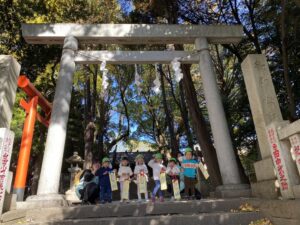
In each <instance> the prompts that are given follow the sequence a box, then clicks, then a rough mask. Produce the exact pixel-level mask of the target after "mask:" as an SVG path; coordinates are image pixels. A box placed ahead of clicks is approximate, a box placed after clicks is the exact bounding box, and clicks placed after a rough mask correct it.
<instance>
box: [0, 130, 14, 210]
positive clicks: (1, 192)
mask: <svg viewBox="0 0 300 225" xmlns="http://www.w3.org/2000/svg"><path fill="white" fill-rule="evenodd" d="M14 136H15V134H14V132H12V131H11V130H9V129H7V128H0V216H1V214H2V210H3V204H4V199H5V196H6V195H7V194H9V193H10V189H11V188H10V186H11V183H9V182H8V181H9V179H10V178H9V165H10V160H11V153H12V148H13V142H14ZM10 181H11V180H10Z"/></svg>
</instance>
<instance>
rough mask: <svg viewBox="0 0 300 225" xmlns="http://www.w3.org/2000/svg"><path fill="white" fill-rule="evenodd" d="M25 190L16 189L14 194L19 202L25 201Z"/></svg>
mask: <svg viewBox="0 0 300 225" xmlns="http://www.w3.org/2000/svg"><path fill="white" fill-rule="evenodd" d="M24 192H25V188H14V190H13V193H14V194H16V195H17V202H23V201H24Z"/></svg>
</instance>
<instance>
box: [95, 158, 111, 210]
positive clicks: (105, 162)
mask: <svg viewBox="0 0 300 225" xmlns="http://www.w3.org/2000/svg"><path fill="white" fill-rule="evenodd" d="M109 165H110V160H109V158H107V157H105V158H103V159H102V167H100V168H99V169H98V170H97V171H96V174H95V175H96V176H97V177H98V179H99V185H100V203H102V204H105V203H106V202H109V203H111V202H112V191H111V186H110V180H109V173H110V172H112V171H113V169H112V168H110V166H109Z"/></svg>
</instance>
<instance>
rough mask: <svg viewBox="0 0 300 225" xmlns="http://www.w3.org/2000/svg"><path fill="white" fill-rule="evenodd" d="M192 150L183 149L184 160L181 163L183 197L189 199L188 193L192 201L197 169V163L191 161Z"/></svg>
mask: <svg viewBox="0 0 300 225" xmlns="http://www.w3.org/2000/svg"><path fill="white" fill-rule="evenodd" d="M192 157H193V154H192V149H191V148H186V149H185V159H184V160H183V161H182V168H183V175H184V186H185V188H184V190H185V195H186V197H187V198H188V199H189V198H190V194H189V193H190V191H191V197H192V199H194V198H195V185H196V183H197V179H196V177H197V167H198V162H197V161H196V160H194V159H192Z"/></svg>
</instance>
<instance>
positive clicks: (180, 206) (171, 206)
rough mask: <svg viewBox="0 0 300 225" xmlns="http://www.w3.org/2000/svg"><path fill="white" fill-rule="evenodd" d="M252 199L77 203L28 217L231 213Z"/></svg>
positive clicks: (32, 212) (34, 211)
mask: <svg viewBox="0 0 300 225" xmlns="http://www.w3.org/2000/svg"><path fill="white" fill-rule="evenodd" d="M248 201H249V199H246V198H245V199H242V198H239V199H226V200H225V199H205V200H200V201H197V200H195V201H175V202H172V201H165V202H163V203H155V204H152V203H136V202H131V203H128V204H127V203H119V202H113V203H111V204H104V205H89V206H80V205H79V206H73V207H61V208H41V209H31V210H28V211H26V215H25V218H27V219H38V220H39V219H43V218H51V219H58V220H63V219H85V218H105V217H128V216H131V217H134V216H138V217H142V216H153V215H168V214H171V215H175V214H182V215H184V214H186V215H188V214H200V213H211V212H230V211H231V210H236V209H238V208H239V206H240V205H242V204H244V203H247V202H248ZM22 213H24V211H22ZM11 214H15V216H16V217H17V216H19V215H20V214H19V213H18V210H16V211H11V212H8V213H6V214H4V215H3V216H2V220H3V221H4V222H5V221H8V218H9V219H11V218H12V217H13V216H12V215H11Z"/></svg>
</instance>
